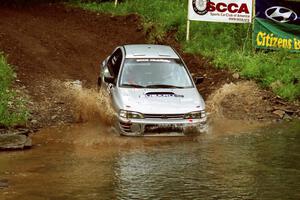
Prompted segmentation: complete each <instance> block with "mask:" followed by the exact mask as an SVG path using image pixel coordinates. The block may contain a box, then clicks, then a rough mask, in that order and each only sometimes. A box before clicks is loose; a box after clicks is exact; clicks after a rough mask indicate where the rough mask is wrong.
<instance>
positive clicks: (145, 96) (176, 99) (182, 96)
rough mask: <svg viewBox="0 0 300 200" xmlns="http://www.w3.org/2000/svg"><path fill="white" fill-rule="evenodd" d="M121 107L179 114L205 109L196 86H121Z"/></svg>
mask: <svg viewBox="0 0 300 200" xmlns="http://www.w3.org/2000/svg"><path fill="white" fill-rule="evenodd" d="M117 96H118V97H117V98H118V99H119V100H120V101H119V103H120V106H119V107H120V108H121V109H125V110H131V111H136V112H141V113H149V114H161V113H163V114H178V113H188V112H191V111H197V110H204V109H205V104H204V101H203V98H202V97H201V96H200V94H199V93H198V91H197V89H195V88H186V89H141V88H119V90H118V92H117Z"/></svg>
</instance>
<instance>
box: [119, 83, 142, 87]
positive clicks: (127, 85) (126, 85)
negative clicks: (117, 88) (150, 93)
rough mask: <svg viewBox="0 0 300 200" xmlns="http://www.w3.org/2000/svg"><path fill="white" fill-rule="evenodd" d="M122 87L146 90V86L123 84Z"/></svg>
mask: <svg viewBox="0 0 300 200" xmlns="http://www.w3.org/2000/svg"><path fill="white" fill-rule="evenodd" d="M121 86H124V87H133V88H145V86H142V85H138V84H129V83H125V84H122V85H121Z"/></svg>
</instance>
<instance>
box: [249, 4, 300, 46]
mask: <svg viewBox="0 0 300 200" xmlns="http://www.w3.org/2000/svg"><path fill="white" fill-rule="evenodd" d="M253 44H254V46H255V47H256V48H264V49H288V50H291V51H300V1H298V2H297V1H287V0H277V1H275V0H256V19H255V22H254V33H253Z"/></svg>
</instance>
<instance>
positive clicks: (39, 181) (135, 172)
mask: <svg viewBox="0 0 300 200" xmlns="http://www.w3.org/2000/svg"><path fill="white" fill-rule="evenodd" d="M299 139H300V123H299V121H298V122H291V123H283V124H278V125H272V126H269V127H264V128H260V129H258V130H251V131H243V132H230V131H228V132H226V133H224V132H223V133H222V132H220V131H219V132H214V131H212V132H211V133H209V134H203V135H200V136H199V137H193V138H182V137H179V138H128V137H119V136H116V135H114V134H112V133H111V131H110V129H109V128H105V127H103V126H101V125H95V124H84V125H73V126H66V127H60V128H53V129H45V130H43V131H41V132H40V133H38V134H35V135H34V136H33V141H34V143H35V146H34V148H33V149H31V150H27V151H23V152H5V153H0V183H1V182H6V183H7V186H2V187H1V184H0V199H8V200H9V199H30V200H35V199H37V200H38V199H65V200H68V199H72V200H74V199H208V200H210V199H249V200H250V199H272V200H276V199H295V200H296V199H300V142H299V141H300V140H299Z"/></svg>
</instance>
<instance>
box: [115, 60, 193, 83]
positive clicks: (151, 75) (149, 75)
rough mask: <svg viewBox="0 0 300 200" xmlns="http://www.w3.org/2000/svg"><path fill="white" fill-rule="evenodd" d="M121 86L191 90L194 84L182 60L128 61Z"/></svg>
mask: <svg viewBox="0 0 300 200" xmlns="http://www.w3.org/2000/svg"><path fill="white" fill-rule="evenodd" d="M120 86H121V87H135V88H190V87H193V84H192V81H191V79H190V77H189V75H188V73H187V70H186V69H185V67H184V65H183V63H182V62H181V61H180V59H126V60H125V63H124V67H123V70H122V75H121V80H120Z"/></svg>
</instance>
